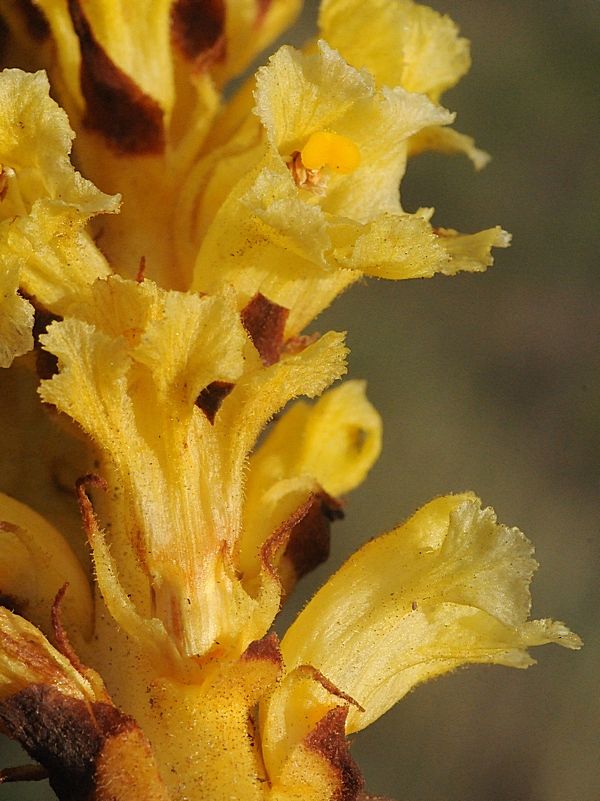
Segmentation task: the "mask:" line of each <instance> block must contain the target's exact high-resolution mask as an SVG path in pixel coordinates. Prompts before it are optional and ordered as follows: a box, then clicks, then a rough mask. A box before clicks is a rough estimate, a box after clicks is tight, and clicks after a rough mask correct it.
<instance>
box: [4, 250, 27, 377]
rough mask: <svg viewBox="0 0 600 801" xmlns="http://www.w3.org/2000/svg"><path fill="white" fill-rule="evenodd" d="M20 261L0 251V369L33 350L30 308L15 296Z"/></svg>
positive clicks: (16, 294)
mask: <svg viewBox="0 0 600 801" xmlns="http://www.w3.org/2000/svg"><path fill="white" fill-rule="evenodd" d="M20 277H21V262H20V260H19V259H18V258H17V257H16V256H15V255H14V254H12V253H3V252H1V251H0V367H10V365H11V364H12V362H13V359H15V358H16V357H17V356H22V355H23V354H24V353H27V351H29V350H31V349H32V348H33V334H32V328H33V306H32V305H31V303H29V302H28V301H27V300H25V298H23V297H21V296H20V295H19V282H20Z"/></svg>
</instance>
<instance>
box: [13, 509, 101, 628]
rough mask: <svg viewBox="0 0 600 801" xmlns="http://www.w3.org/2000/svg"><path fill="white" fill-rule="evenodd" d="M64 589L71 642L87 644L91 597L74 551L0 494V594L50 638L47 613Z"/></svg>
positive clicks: (65, 619) (28, 511)
mask: <svg viewBox="0 0 600 801" xmlns="http://www.w3.org/2000/svg"><path fill="white" fill-rule="evenodd" d="M67 583H68V585H69V586H68V589H67V592H66V595H65V597H64V600H63V602H62V607H61V608H62V619H63V622H64V624H65V627H66V629H67V632H68V633H69V634H70V635H71V636H74V635H78V636H83V637H84V638H85V639H86V640H89V639H90V637H91V636H92V633H93V628H94V605H93V601H92V593H91V589H90V585H89V582H88V580H87V577H86V576H85V574H84V572H83V570H82V568H81V565H80V564H79V562H78V561H77V558H76V557H75V555H74V554H73V551H72V550H71V548H70V547H69V545H68V544H67V542H66V541H65V540H64V538H63V537H62V535H61V534H60V533H59V532H58V531H57V530H56V529H55V528H54V527H53V526H51V525H50V524H49V523H48V522H47V521H46V520H44V518H43V517H40V515H38V514H36V512H34V511H33V510H32V509H30V508H29V507H28V506H25V504H22V503H19V501H16V500H14V498H10V497H9V496H8V495H4V494H3V493H0V594H2V595H4V596H9V597H12V598H14V599H15V602H16V604H17V606H18V607H19V608H22V609H23V614H24V615H25V617H27V619H28V620H30V621H31V622H32V623H34V624H35V625H36V626H38V627H39V628H40V629H41V630H42V631H43V632H44V633H45V634H48V635H49V634H51V632H52V629H51V625H50V610H51V609H52V605H53V603H54V599H55V597H56V594H57V593H58V591H59V590H60V589H61V588H62V587H63V586H64V585H65V584H67Z"/></svg>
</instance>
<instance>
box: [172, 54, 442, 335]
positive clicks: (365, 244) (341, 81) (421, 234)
mask: <svg viewBox="0 0 600 801" xmlns="http://www.w3.org/2000/svg"><path fill="white" fill-rule="evenodd" d="M255 96H256V104H257V105H256V113H257V114H258V116H259V117H260V119H261V121H262V122H263V124H264V126H265V129H266V135H267V140H268V141H267V144H266V145H263V146H262V147H261V146H259V145H258V146H254V149H252V147H251V148H250V149H248V148H246V144H249V142H250V141H251V139H248V140H245V139H244V137H242V135H241V133H240V139H237V138H236V139H235V141H236V142H237V143H238V144H239V145H240V148H241V150H240V152H239V159H240V160H239V162H238V161H236V160H235V158H234V161H233V162H232V161H230V159H231V157H232V156H233V155H234V153H235V148H233V150H229V149H228V148H227V147H224V149H223V157H224V159H225V164H224V169H223V171H222V172H220V173H218V172H217V169H216V165H215V164H214V163H211V164H207V172H206V176H207V177H208V176H210V191H211V199H212V200H211V202H212V201H213V200H214V199H215V198H216V197H218V198H223V202H222V205H221V206H220V208H219V210H218V211H217V212H216V214H215V216H214V218H213V219H212V222H211V224H210V225H209V226H208V228H207V231H206V235H205V237H204V239H203V241H202V245H201V249H200V253H199V255H198V259H197V262H196V270H195V278H194V283H193V288H194V289H195V290H200V291H203V292H215V291H219V290H220V288H221V287H222V286H223V285H224V283H225V282H228V283H231V284H233V285H234V286H235V288H236V290H237V292H238V298H239V303H240V304H244V305H245V303H247V302H248V301H249V300H250V299H251V298H252V297H254V295H255V294H256V293H257V292H261V293H262V294H263V295H265V296H266V297H267V298H269V300H271V301H273V302H274V303H277V304H279V305H281V306H284V307H286V308H288V309H289V310H290V314H289V318H288V320H287V324H286V336H294V335H295V334H297V333H299V332H300V331H302V329H303V328H304V327H305V326H306V325H307V324H308V323H309V322H310V321H311V319H312V318H313V317H314V316H315V315H316V314H318V313H319V312H320V311H321V310H322V309H323V308H325V307H326V306H327V305H328V304H329V303H330V302H331V301H332V300H333V298H334V297H335V296H336V295H337V294H339V292H341V291H342V290H343V289H344V288H345V287H347V286H348V285H349V284H351V283H353V282H354V281H356V280H357V279H358V278H359V277H360V276H361V274H362V273H363V272H367V273H369V272H372V273H373V274H375V275H377V274H382V275H384V274H385V275H388V277H409V274H408V275H407V274H406V269H405V267H404V270H403V266H402V265H405V264H406V262H407V261H408V260H410V259H411V258H412V257H413V256H414V255H415V254H416V251H418V252H419V259H420V260H421V262H425V266H424V267H423V266H422V265H421V266H420V267H419V268H417V270H416V272H417V274H419V270H421V272H422V273H423V274H433V273H434V272H435V271H436V270H437V269H439V268H440V264H441V263H442V262H444V261H445V260H447V256H446V255H445V253H444V252H443V250H441V249H439V248H438V246H437V242H436V241H435V237H433V236H432V234H431V231H430V229H429V228H428V227H427V226H426V225H424V224H423V222H422V221H421V220H417V221H414V222H413V223H412V224H411V223H406V220H408V219H409V215H404V214H403V212H402V208H401V206H400V198H399V189H398V187H399V183H400V179H401V178H402V175H403V173H404V169H405V164H406V148H407V141H408V139H409V137H410V136H411V135H412V134H413V133H415V132H416V131H418V130H420V129H421V128H423V127H425V126H430V125H441V124H447V123H449V122H451V121H452V119H453V116H452V115H451V114H449V112H447V111H446V110H445V109H442V108H441V107H440V106H436V105H434V104H433V103H431V101H430V100H429V99H428V98H427V97H425V96H424V95H417V94H409V93H408V92H407V91H405V90H404V89H402V88H398V89H395V90H390V89H388V88H384V89H382V90H381V91H379V92H377V91H376V89H375V86H374V82H373V80H372V79H371V77H370V76H369V75H368V74H367V73H366V72H364V71H363V72H358V71H357V70H355V69H353V68H352V67H350V66H348V64H347V63H346V62H345V61H344V60H343V59H342V58H341V57H340V56H339V54H337V53H336V52H335V51H333V50H331V48H329V47H328V45H327V44H326V43H325V42H320V43H319V52H318V53H315V54H313V55H309V56H303V55H302V54H301V53H299V52H298V51H295V50H294V49H293V48H289V47H284V48H282V49H281V50H280V51H279V52H278V53H277V54H276V55H275V56H273V57H272V59H271V62H270V64H269V66H268V67H265V68H262V69H261V70H259V73H258V76H257V88H256V93H255ZM244 130H245V129H244ZM248 135H250V131H248ZM314 137H317V138H318V137H321V140H322V139H323V137H325V139H326V140H327V141H330V140H331V141H332V142H333V143H334V144H333V145H332V147H334V151H335V148H336V147H339V148H341V151H340V152H341V153H342V152H353V153H355V151H356V149H357V150H358V152H359V155H360V159H359V162H355V161H352V162H351V167H350V168H349V169H350V171H349V172H348V171H347V169H346V167H344V169H343V170H342V172H339V171H336V169H334V168H333V167H332V168H330V167H329V166H328V164H329V162H327V161H326V163H325V164H324V166H323V168H322V169H321V168H318V169H315V170H313V171H312V172H311V173H310V175H308V178H307V173H306V168H305V166H304V165H303V162H302V160H301V151H302V150H303V149H304V148H305V147H306V146H307V143H308V142H309V141H314ZM327 137H329V139H328V138H327ZM234 138H235V137H234ZM311 138H312V140H311ZM321 140H319V141H321ZM335 143H337V144H335ZM319 147H321V146H319ZM348 148H349V149H350V150H348ZM344 149H346V150H344ZM250 153H252V154H253V155H252V158H259V159H260V160H259V161H258V163H257V164H256V165H255V166H254V169H251V170H250V171H248V172H247V173H246V174H245V175H244V176H243V177H242V178H241V180H238V182H237V184H234V185H230V186H228V185H227V182H228V181H231V180H234V179H235V178H237V177H238V176H239V173H238V171H237V169H238V168H239V167H240V166H242V165H245V166H248V165H247V162H246V161H245V159H246V157H248V158H250ZM230 154H231V155H230ZM334 155H335V154H334ZM328 157H329V156H327V153H326V152H325V159H327V158H328ZM344 158H347V156H345V157H344ZM217 176H219V177H220V178H221V179H222V180H223V181H224V185H223V186H221V187H220V188H218V187H217V183H216V181H217ZM198 177H200V173H199V174H198ZM190 202H191V201H190V200H188V204H189V203H190ZM188 207H189V205H188ZM199 208H200V209H201V212H200V215H199V220H200V219H201V217H202V216H203V215H204V212H205V211H206V209H207V207H206V206H203V205H202V204H201V203H200V205H199ZM211 209H212V211H211V212H210V213H214V211H215V206H214V205H212V206H211ZM390 216H391V217H394V216H395V217H397V218H400V217H402V220H403V223H404V224H402V223H400V224H397V225H395V226H393V230H392V226H391V225H390V222H389V217H390ZM191 224H192V227H193V225H194V224H193V222H192V223H191ZM199 225H206V222H199ZM405 235H406V236H405ZM361 237H365V238H364V239H363V240H362V241H361ZM419 238H420V239H421V240H422V241H421V244H420V245H419V244H418V242H417V241H416V240H419ZM375 240H377V246H376V247H374V246H375ZM369 252H371V253H372V259H371V261H370V262H369V258H368V253H369ZM392 253H393V254H394V255H392ZM378 256H381V260H382V261H385V262H388V263H389V262H394V261H399V262H401V265H397V264H396V265H393V264H388V265H387V272H386V271H384V270H383V269H382V270H381V273H380V272H378V267H377V266H376V264H373V262H375V263H376V262H377V259H378ZM403 273H404V274H403Z"/></svg>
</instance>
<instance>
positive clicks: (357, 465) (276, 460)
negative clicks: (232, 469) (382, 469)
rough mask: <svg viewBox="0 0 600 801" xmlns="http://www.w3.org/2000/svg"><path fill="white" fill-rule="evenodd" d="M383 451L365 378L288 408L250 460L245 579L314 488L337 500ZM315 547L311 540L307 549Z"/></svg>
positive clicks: (242, 542) (256, 568)
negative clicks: (273, 536)
mask: <svg viewBox="0 0 600 801" xmlns="http://www.w3.org/2000/svg"><path fill="white" fill-rule="evenodd" d="M380 451H381V418H380V417H379V415H378V414H377V412H376V411H375V409H374V408H373V406H372V405H371V404H370V403H369V402H368V400H367V399H366V397H365V383H364V382H363V381H347V382H345V383H344V384H342V385H341V386H339V387H337V388H336V389H332V390H330V391H329V392H327V393H325V394H324V395H323V396H322V397H321V398H320V399H319V401H318V402H317V403H316V404H315V405H314V406H309V405H308V404H306V403H304V402H302V401H299V402H298V403H296V404H295V405H294V406H293V407H292V408H291V409H290V410H289V411H288V412H287V413H286V414H284V415H283V417H282V418H281V420H279V421H278V422H277V424H276V425H275V427H274V428H273V431H272V432H271V433H270V434H269V436H268V438H267V439H266V440H265V441H264V442H263V444H262V445H261V446H260V447H259V448H258V450H257V451H256V452H255V453H254V454H253V455H252V457H251V458H250V470H249V472H248V479H247V482H246V491H245V495H246V499H245V504H244V526H243V534H242V537H241V539H240V544H239V548H240V555H239V562H238V564H239V567H240V569H241V570H242V571H243V573H244V579H245V581H246V582H248V580H250V579H252V578H253V577H254V576H256V575H257V574H258V572H259V569H260V559H259V556H260V550H261V548H262V546H263V544H264V543H265V541H266V540H267V539H268V537H269V536H270V535H271V534H272V532H273V531H276V530H277V529H278V528H279V526H280V525H282V524H283V523H284V522H285V521H286V520H287V519H288V518H289V517H290V516H291V515H292V514H293V512H294V511H296V509H298V508H299V507H300V506H301V505H302V504H303V503H305V502H306V501H307V499H308V498H309V496H310V495H311V493H314V494H316V495H318V494H319V493H320V492H322V491H323V490H324V492H325V493H326V494H327V495H329V496H333V497H334V498H337V497H339V496H341V495H345V494H346V493H347V492H350V490H352V489H354V488H355V487H357V486H358V485H359V484H360V483H362V481H364V479H365V477H366V475H367V473H368V471H369V470H370V469H371V467H372V466H373V464H374V463H375V461H376V459H377V458H378V456H379V453H380ZM327 512H328V510H327V508H325V509H324V510H322V511H321V515H324V516H326V514H327ZM315 522H316V521H315ZM325 525H326V527H327V529H328V528H329V526H328V523H326V524H325ZM316 527H317V528H319V527H318V526H316ZM293 536H294V535H293V534H292V537H293ZM319 546H321V547H323V546H322V544H321V543H314V544H313V548H314V549H315V550H316V549H317V548H318V547H319ZM310 548H311V544H310V542H306V543H305V545H304V549H305V550H310ZM283 556H284V558H285V555H283ZM292 562H293V560H292ZM317 563H318V562H317ZM317 563H315V564H314V565H313V566H316V564H317ZM276 564H277V562H276ZM291 569H292V570H293V569H294V565H293V564H292V565H291ZM304 572H306V571H304ZM284 583H285V582H284ZM286 589H287V590H288V591H289V589H290V587H286Z"/></svg>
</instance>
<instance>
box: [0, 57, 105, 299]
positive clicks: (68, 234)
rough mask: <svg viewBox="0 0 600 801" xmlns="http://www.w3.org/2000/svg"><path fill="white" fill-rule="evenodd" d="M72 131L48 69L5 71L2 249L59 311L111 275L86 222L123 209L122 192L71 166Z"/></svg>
mask: <svg viewBox="0 0 600 801" xmlns="http://www.w3.org/2000/svg"><path fill="white" fill-rule="evenodd" d="M73 136H74V134H73V132H72V130H71V128H70V127H69V123H68V120H67V116H66V114H65V113H64V112H63V111H62V109H60V108H59V107H58V106H57V104H56V103H55V102H54V100H52V99H51V98H50V97H49V85H48V81H47V79H46V76H45V75H44V74H43V73H36V74H35V75H31V74H27V73H24V72H21V71H20V70H5V71H4V72H3V73H2V75H1V76H0V163H1V164H2V168H3V172H2V180H3V183H4V187H3V192H2V196H3V200H2V201H1V202H0V254H1V256H2V261H3V266H4V269H5V270H7V271H8V272H9V273H12V274H13V275H14V271H15V269H18V270H19V273H20V276H19V285H20V287H21V288H22V289H23V290H24V291H25V292H26V293H27V294H28V295H30V296H33V297H35V300H36V303H38V304H40V305H41V306H43V307H44V308H46V309H48V310H49V311H51V312H53V313H54V314H59V315H62V314H64V313H65V312H66V310H67V308H68V307H69V305H70V304H71V303H72V302H74V301H76V300H81V299H83V298H86V297H88V295H89V285H90V284H91V283H92V282H93V281H94V280H95V279H96V278H98V277H100V276H105V275H108V274H109V272H110V269H109V267H108V264H107V263H106V260H105V258H104V257H103V256H102V254H101V253H100V251H99V250H98V248H97V247H96V245H95V244H94V242H93V241H92V239H91V238H90V236H89V235H88V234H87V233H86V231H85V225H86V223H87V222H88V220H89V219H90V218H91V217H93V216H95V215H97V214H100V213H106V212H109V213H113V212H116V211H118V208H119V199H118V198H117V197H109V196H108V195H105V194H103V193H102V192H100V191H99V190H98V189H96V187H95V186H94V185H93V184H92V183H90V182H89V181H86V180H85V179H83V178H82V177H81V175H79V173H77V172H75V170H74V169H73V167H72V166H71V163H70V161H69V152H70V150H71V140H72V139H73ZM13 283H14V280H13Z"/></svg>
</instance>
